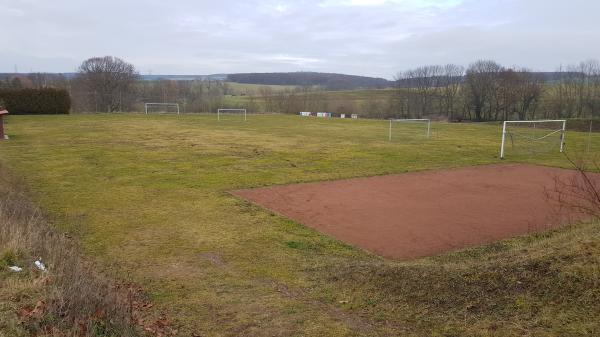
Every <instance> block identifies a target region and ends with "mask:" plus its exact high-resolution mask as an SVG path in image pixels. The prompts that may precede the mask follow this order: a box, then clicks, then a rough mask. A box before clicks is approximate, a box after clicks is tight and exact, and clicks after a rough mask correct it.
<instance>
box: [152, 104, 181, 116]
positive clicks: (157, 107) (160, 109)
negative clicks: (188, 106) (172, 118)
mask: <svg viewBox="0 0 600 337" xmlns="http://www.w3.org/2000/svg"><path fill="white" fill-rule="evenodd" d="M144 110H145V111H146V115H147V114H149V113H177V114H178V115H179V104H178V103H145V104H144Z"/></svg>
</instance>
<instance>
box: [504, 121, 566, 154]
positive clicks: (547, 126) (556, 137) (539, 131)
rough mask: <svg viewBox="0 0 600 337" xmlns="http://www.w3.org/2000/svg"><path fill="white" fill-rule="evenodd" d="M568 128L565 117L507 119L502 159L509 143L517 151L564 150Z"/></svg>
mask: <svg viewBox="0 0 600 337" xmlns="http://www.w3.org/2000/svg"><path fill="white" fill-rule="evenodd" d="M566 128H567V121H566V120H564V119H556V120H536V121H505V122H504V124H503V126H502V145H501V146H500V159H504V157H505V155H506V150H507V145H510V147H511V149H513V150H515V151H517V152H526V153H539V152H544V151H545V152H547V151H552V150H559V151H560V152H563V150H564V146H565V132H566Z"/></svg>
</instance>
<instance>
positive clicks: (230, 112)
mask: <svg viewBox="0 0 600 337" xmlns="http://www.w3.org/2000/svg"><path fill="white" fill-rule="evenodd" d="M242 115H243V116H244V121H246V120H248V117H247V112H246V109H218V110H217V120H218V121H220V120H222V119H225V118H226V117H227V116H242Z"/></svg>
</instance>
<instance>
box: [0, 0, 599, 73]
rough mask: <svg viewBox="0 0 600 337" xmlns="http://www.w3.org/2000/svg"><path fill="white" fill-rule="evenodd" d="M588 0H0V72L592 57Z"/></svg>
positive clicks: (357, 68)
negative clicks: (108, 62) (97, 64)
mask: <svg viewBox="0 0 600 337" xmlns="http://www.w3.org/2000/svg"><path fill="white" fill-rule="evenodd" d="M599 10H600V3H597V2H595V1H584V0H571V1H542V0H488V1H475V0H424V1H417V0H403V1H399V0H395V1H394V0H392V1H381V0H374V1H367V0H354V1H352V0H348V1H343V0H333V1H331V0H330V1H305V0H300V1H276V0H271V1H269V0H267V1H258V0H248V1H221V2H214V1H192V0H172V1H157V0H150V1H141V0H130V1H123V0H122V1H117V0H105V1H102V2H96V1H94V2H92V1H81V0H57V1H52V2H50V1H45V0H0V16H1V17H2V18H3V23H2V27H3V28H2V31H0V41H2V46H3V49H4V53H3V54H0V72H4V71H12V70H13V66H14V65H15V64H17V65H18V66H19V69H22V70H24V71H29V70H30V69H31V70H34V71H73V69H75V68H76V67H77V65H78V64H79V63H80V62H81V61H82V60H83V59H85V58H87V57H91V56H98V55H115V56H119V57H121V58H123V59H125V60H128V61H130V62H133V63H134V64H135V65H136V66H137V68H138V69H139V70H140V71H141V72H147V71H149V70H152V72H153V73H155V74H157V73H186V74H201V73H221V72H252V71H298V70H311V71H312V70H314V71H328V72H343V73H352V74H361V75H373V76H382V77H386V78H392V77H393V76H394V74H396V73H397V72H398V71H400V70H403V69H407V68H410V67H414V66H417V65H421V64H430V63H448V62H454V63H459V64H463V65H466V64H468V63H469V62H471V61H474V60H475V59H478V58H493V59H496V60H498V61H499V62H502V63H503V64H506V65H523V66H527V67H530V68H533V69H538V70H553V69H554V68H556V67H557V66H559V65H560V64H564V63H573V62H577V61H579V60H583V59H587V58H591V57H598V55H600V46H598V45H597V44H596V43H594V41H597V40H598V38H599V37H600V24H599V23H598V22H597V21H596V20H595V18H594V15H595V14H596V13H598V11H599Z"/></svg>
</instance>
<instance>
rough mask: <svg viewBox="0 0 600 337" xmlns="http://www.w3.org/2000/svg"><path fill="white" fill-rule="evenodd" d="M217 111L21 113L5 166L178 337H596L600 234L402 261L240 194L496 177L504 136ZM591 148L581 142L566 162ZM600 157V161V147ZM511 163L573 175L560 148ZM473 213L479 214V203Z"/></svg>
mask: <svg viewBox="0 0 600 337" xmlns="http://www.w3.org/2000/svg"><path fill="white" fill-rule="evenodd" d="M387 128H388V123H387V122H385V121H372V120H340V119H332V120H325V119H316V118H300V117H297V116H281V115H268V116H255V115H250V116H249V118H248V121H247V122H243V121H242V120H241V119H239V118H236V117H229V118H227V119H226V120H224V121H221V122H217V120H216V116H215V115H179V116H175V115H149V116H146V115H138V114H131V115H129V114H127V115H126V114H112V115H111V114H102V115H66V116H10V117H9V118H8V124H7V125H6V130H7V133H8V134H9V135H10V136H11V140H10V141H7V142H2V143H1V144H0V161H1V162H2V164H3V165H6V166H8V167H9V168H10V169H11V170H12V171H13V172H15V173H16V174H18V175H20V176H22V177H24V179H25V181H26V182H27V188H28V190H29V191H30V194H31V196H32V198H33V199H34V200H35V201H36V202H38V204H39V205H41V207H42V208H43V209H44V210H45V211H47V213H48V216H49V217H50V218H51V219H52V220H53V222H54V223H55V225H56V226H57V227H58V228H59V229H60V230H63V231H66V232H69V233H70V234H71V235H72V236H73V237H75V238H76V239H77V240H78V241H79V242H80V243H81V246H82V249H83V250H84V251H85V253H86V254H88V255H89V256H91V257H93V258H94V259H96V260H97V262H98V263H99V265H101V266H102V267H103V268H104V269H106V270H107V273H110V274H111V275H112V274H113V273H114V274H115V275H116V277H118V278H123V279H131V280H133V281H135V282H137V283H139V284H141V285H142V286H143V287H144V288H145V289H146V290H147V291H148V294H149V296H150V297H151V299H152V301H153V303H154V304H155V308H156V310H158V311H164V312H166V313H167V314H168V315H169V316H170V317H172V318H173V319H174V320H175V322H176V324H177V326H178V327H179V331H180V333H181V335H182V336H190V335H192V333H196V334H197V335H198V336H240V335H243V336H393V335H403V336H404V335H405V336H410V335H414V336H422V335H439V336H442V335H482V336H483V335H497V336H506V335H523V334H524V333H525V332H527V333H529V334H531V335H539V336H546V335H547V336H551V335H593V334H594V333H595V332H599V331H600V330H599V329H600V323H598V322H600V310H599V309H600V305H599V304H598V303H599V301H600V291H599V289H600V284H599V283H598V279H599V278H598V276H600V271H599V270H598V267H597V266H598V262H600V261H599V259H600V229H599V228H598V226H597V224H582V225H577V226H573V227H569V228H567V229H562V230H558V231H553V232H549V233H546V234H540V235H533V236H527V237H522V238H515V239H511V240H506V241H503V242H500V243H495V244H491V245H488V246H484V247H478V248H472V249H468V250H464V251H459V252H454V253H450V254H446V255H442V256H437V257H431V258H425V259H419V260H413V261H404V262H401V261H393V260H388V259H383V258H381V257H378V256H375V255H372V254H369V253H367V252H364V251H362V250H359V249H357V248H354V247H351V246H349V245H346V244H344V243H341V242H339V241H336V240H334V239H332V238H329V237H326V236H324V235H321V234H319V233H318V232H316V231H314V230H312V229H309V228H306V227H304V226H302V225H300V224H297V223H295V222H292V221H290V220H286V219H284V218H282V217H279V216H276V215H274V214H271V213H269V212H268V211H265V210H263V209H261V208H259V207H256V206H253V205H251V204H249V203H248V202H246V201H243V200H241V199H238V198H236V197H234V196H232V195H231V194H230V193H229V191H232V190H236V189H243V188H252V187H262V186H271V185H279V184H290V183H298V182H311V181H322V180H335V179H342V178H351V177H363V176H374V175H384V174H392V173H403V172H410V171H417V170H426V169H434V168H450V167H462V166H470V165H482V164H490V163H499V162H500V160H499V159H498V152H499V145H500V144H499V142H500V129H499V127H498V125H496V124H481V125H476V124H443V123H439V124H437V123H436V124H434V125H433V130H432V138H431V139H429V140H427V139H426V138H425V137H423V136H422V129H419V126H418V125H417V126H407V127H406V128H405V129H398V130H397V131H398V133H397V134H396V133H395V134H394V137H393V141H392V142H388V138H387V137H388V134H387V132H388V129H387ZM586 141H587V135H586V134H582V133H575V132H570V133H568V135H567V149H568V151H569V153H571V154H573V155H575V153H579V152H581V151H582V150H583V149H585V148H586ZM591 144H592V146H591V148H590V150H591V152H595V153H598V152H600V134H594V135H593V137H592V142H591ZM504 162H526V163H533V164H541V165H550V166H558V167H569V163H568V162H567V160H566V159H565V158H564V157H563V156H562V155H560V154H559V153H558V151H553V152H544V153H535V154H533V153H531V152H530V151H521V152H519V153H514V152H511V151H510V150H509V151H508V152H507V160H505V161H504ZM465 207H468V205H465Z"/></svg>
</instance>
